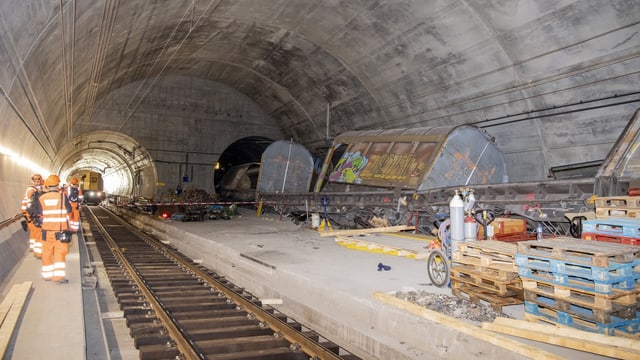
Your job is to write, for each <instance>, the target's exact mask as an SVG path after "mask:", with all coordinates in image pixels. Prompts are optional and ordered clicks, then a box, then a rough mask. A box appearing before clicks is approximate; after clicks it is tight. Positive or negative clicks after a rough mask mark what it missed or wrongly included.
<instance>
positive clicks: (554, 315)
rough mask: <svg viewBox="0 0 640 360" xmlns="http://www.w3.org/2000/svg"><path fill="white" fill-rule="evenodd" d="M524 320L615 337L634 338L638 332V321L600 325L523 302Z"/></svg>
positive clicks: (536, 304)
mask: <svg viewBox="0 0 640 360" xmlns="http://www.w3.org/2000/svg"><path fill="white" fill-rule="evenodd" d="M524 303H525V314H524V319H525V320H527V321H533V322H545V323H550V324H561V325H566V326H570V327H573V328H576V329H580V330H585V331H591V332H597V333H601V334H607V335H617V334H618V332H621V333H625V334H628V335H629V336H636V334H638V333H639V332H640V319H638V318H636V319H620V320H616V321H613V322H610V323H601V322H598V321H595V320H593V319H588V318H584V317H581V316H576V315H575V314H571V313H567V312H564V311H561V310H557V309H553V308H551V307H549V306H545V305H544V304H538V303H534V302H531V301H529V300H525V302H524Z"/></svg>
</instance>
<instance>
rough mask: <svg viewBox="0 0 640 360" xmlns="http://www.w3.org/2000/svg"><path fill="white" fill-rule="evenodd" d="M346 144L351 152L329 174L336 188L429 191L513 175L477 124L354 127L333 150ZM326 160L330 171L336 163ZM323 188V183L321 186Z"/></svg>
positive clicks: (496, 148) (339, 138) (500, 153)
mask: <svg viewBox="0 0 640 360" xmlns="http://www.w3.org/2000/svg"><path fill="white" fill-rule="evenodd" d="M341 146H346V149H345V152H344V153H343V154H342V156H341V158H340V160H339V161H338V163H337V165H336V166H334V167H333V169H332V170H331V172H329V174H328V177H327V178H326V180H327V181H328V184H333V186H331V188H333V189H336V190H347V189H358V187H353V186H349V187H346V186H344V185H361V186H366V187H375V188H391V189H402V190H425V189H435V188H441V187H447V186H458V185H476V184H492V183H501V182H506V181H507V180H508V176H507V169H506V164H505V160H504V157H503V154H502V152H500V150H499V149H498V147H497V146H496V144H495V142H494V141H493V139H492V138H491V137H490V136H489V135H488V134H487V133H486V132H485V131H484V130H481V129H479V128H477V127H475V126H471V125H460V126H454V127H436V128H413V129H392V130H368V131H350V132H347V133H344V134H342V135H339V136H338V137H336V138H335V140H334V146H333V150H334V151H335V150H337V149H339V148H340V147H341ZM330 157H331V154H329V156H328V158H330ZM325 165H326V166H327V167H326V168H325V171H326V170H328V168H329V166H330V163H329V162H326V163H325ZM324 178H325V177H324V176H321V177H320V179H324ZM337 184H340V185H337ZM329 186H330V185H329ZM320 188H322V184H321V183H318V184H317V185H316V188H315V190H316V191H318V190H320ZM356 191H358V190H356Z"/></svg>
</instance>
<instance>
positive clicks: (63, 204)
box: [39, 175, 72, 284]
mask: <svg viewBox="0 0 640 360" xmlns="http://www.w3.org/2000/svg"><path fill="white" fill-rule="evenodd" d="M59 184H60V178H59V177H58V176H57V175H49V177H48V178H47V180H46V181H45V182H44V186H45V189H44V192H43V194H42V195H40V197H39V200H40V206H41V209H42V241H43V243H42V278H43V279H44V280H47V281H48V280H53V281H56V282H58V283H60V284H66V283H68V282H69V280H67V278H66V275H67V274H66V269H65V268H66V259H67V253H69V242H71V232H70V231H69V224H68V221H69V219H68V216H69V214H70V213H71V210H72V209H71V204H70V203H69V199H68V198H67V195H66V194H65V193H64V192H61V191H60V189H58V185H59Z"/></svg>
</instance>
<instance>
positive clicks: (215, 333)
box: [189, 325, 274, 341]
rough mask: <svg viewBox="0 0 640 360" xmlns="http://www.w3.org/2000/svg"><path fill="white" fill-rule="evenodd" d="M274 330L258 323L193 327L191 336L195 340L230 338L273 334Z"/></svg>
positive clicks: (190, 332)
mask: <svg viewBox="0 0 640 360" xmlns="http://www.w3.org/2000/svg"><path fill="white" fill-rule="evenodd" d="M273 334H274V332H273V330H271V329H269V328H263V327H260V326H256V325H240V326H230V327H225V328H220V329H211V328H205V329H192V330H189V336H190V337H191V338H192V339H193V340H194V341H204V340H217V339H229V338H237V337H244V336H256V335H269V336H273Z"/></svg>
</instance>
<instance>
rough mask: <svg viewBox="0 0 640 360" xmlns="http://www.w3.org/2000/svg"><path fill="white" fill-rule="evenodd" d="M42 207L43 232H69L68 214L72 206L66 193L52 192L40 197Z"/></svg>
mask: <svg viewBox="0 0 640 360" xmlns="http://www.w3.org/2000/svg"><path fill="white" fill-rule="evenodd" d="M40 205H41V206H42V230H46V231H66V230H69V225H68V220H67V214H68V213H70V212H71V204H69V199H67V196H66V195H65V194H64V193H61V192H59V191H50V192H46V193H43V194H42V195H40Z"/></svg>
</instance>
